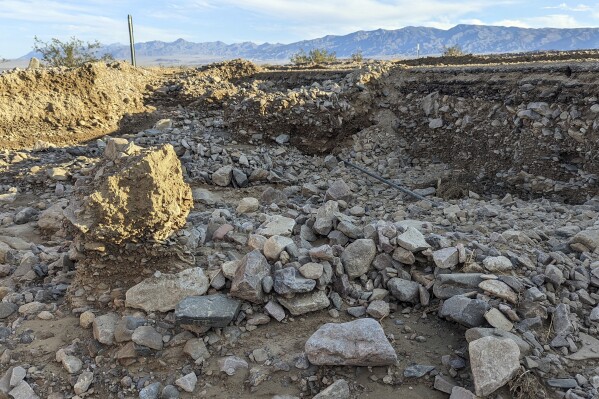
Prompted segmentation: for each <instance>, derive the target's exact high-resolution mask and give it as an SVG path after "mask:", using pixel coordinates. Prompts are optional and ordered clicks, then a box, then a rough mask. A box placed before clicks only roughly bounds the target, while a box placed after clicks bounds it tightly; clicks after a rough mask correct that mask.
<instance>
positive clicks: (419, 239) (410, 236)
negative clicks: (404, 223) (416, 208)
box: [397, 226, 431, 252]
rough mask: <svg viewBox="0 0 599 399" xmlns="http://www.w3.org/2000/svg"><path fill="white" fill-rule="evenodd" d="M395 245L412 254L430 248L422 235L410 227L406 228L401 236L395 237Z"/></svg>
mask: <svg viewBox="0 0 599 399" xmlns="http://www.w3.org/2000/svg"><path fill="white" fill-rule="evenodd" d="M397 244H398V245H400V246H401V247H402V248H405V249H407V250H408V251H412V252H420V251H423V250H425V249H427V248H430V247H431V246H430V245H429V244H428V243H427V242H426V240H425V239H424V236H423V235H422V233H421V232H419V231H418V230H416V229H415V228H414V227H412V226H410V227H408V228H407V229H406V231H405V232H404V233H403V234H400V235H398V236H397Z"/></svg>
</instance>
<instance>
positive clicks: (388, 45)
mask: <svg viewBox="0 0 599 399" xmlns="http://www.w3.org/2000/svg"><path fill="white" fill-rule="evenodd" d="M455 45H457V46H459V47H460V48H461V49H462V50H463V51H464V52H466V53H472V54H485V53H510V52H528V51H539V50H582V49H597V48H599V28H577V29H559V28H540V29H527V28H516V27H504V26H486V25H457V26H455V27H453V28H451V29H448V30H443V29H435V28H427V27H405V28H402V29H396V30H385V29H377V30H373V31H357V32H353V33H350V34H347V35H343V36H334V35H328V36H324V37H321V38H318V39H313V40H303V41H300V42H295V43H290V44H280V43H274V44H272V43H264V44H256V43H252V42H243V43H234V44H226V43H223V42H220V41H217V42H202V43H194V42H190V41H186V40H183V39H178V40H175V41H174V42H170V43H169V42H162V41H149V42H144V43H136V45H135V51H136V55H137V56H138V57H146V58H154V59H160V58H161V57H163V58H164V57H171V58H173V57H177V58H179V57H185V58H190V57H192V58H198V59H200V58H204V59H229V58H239V57H240V58H247V59H252V60H280V61H284V60H288V59H289V57H290V56H291V55H293V54H295V53H297V52H298V51H300V50H302V49H303V50H305V51H309V50H311V49H316V48H318V49H326V50H328V51H333V52H335V53H336V55H337V56H338V57H349V56H350V55H351V54H354V53H356V52H357V51H358V50H360V51H361V52H362V54H363V55H364V56H365V57H368V58H376V57H379V58H392V57H410V56H416V55H417V47H419V54H420V55H421V56H422V55H436V54H441V53H442V52H443V51H444V49H445V48H447V47H451V46H455ZM100 52H101V53H109V54H111V55H112V56H113V57H115V58H116V59H128V58H129V46H128V45H123V44H110V45H106V46H104V47H103V48H102V49H101V50H100ZM32 55H34V54H33V53H29V54H27V55H26V56H24V57H23V58H25V57H31V56H32Z"/></svg>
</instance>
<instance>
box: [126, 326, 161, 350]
mask: <svg viewBox="0 0 599 399" xmlns="http://www.w3.org/2000/svg"><path fill="white" fill-rule="evenodd" d="M131 340H132V341H133V342H135V343H136V344H138V345H142V346H147V347H148V348H151V349H155V350H161V349H162V346H163V342H162V335H161V334H160V333H159V332H158V331H156V329H155V328H154V327H152V326H141V327H137V328H136V329H135V331H133V335H132V336H131Z"/></svg>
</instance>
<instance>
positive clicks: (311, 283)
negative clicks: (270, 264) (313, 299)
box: [273, 266, 316, 295]
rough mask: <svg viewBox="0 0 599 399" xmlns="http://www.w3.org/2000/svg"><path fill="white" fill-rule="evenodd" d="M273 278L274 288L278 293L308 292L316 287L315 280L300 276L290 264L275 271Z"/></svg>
mask: <svg viewBox="0 0 599 399" xmlns="http://www.w3.org/2000/svg"><path fill="white" fill-rule="evenodd" d="M273 279H274V290H275V292H276V293H277V294H280V295H286V294H294V293H301V292H310V291H312V290H313V289H314V287H316V281H315V280H311V279H307V278H304V277H302V276H301V274H300V273H299V271H298V270H297V269H296V268H295V267H292V266H291V267H286V268H284V269H280V270H277V271H275V273H274V276H273Z"/></svg>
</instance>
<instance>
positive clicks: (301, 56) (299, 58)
mask: <svg viewBox="0 0 599 399" xmlns="http://www.w3.org/2000/svg"><path fill="white" fill-rule="evenodd" d="M289 61H291V63H292V64H296V65H299V64H307V63H309V62H310V58H309V57H308V54H306V52H305V51H304V49H301V50H300V51H298V52H297V53H295V54H293V55H292V56H291V57H290V58H289Z"/></svg>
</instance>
